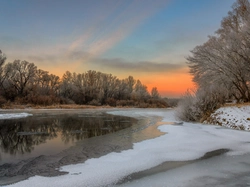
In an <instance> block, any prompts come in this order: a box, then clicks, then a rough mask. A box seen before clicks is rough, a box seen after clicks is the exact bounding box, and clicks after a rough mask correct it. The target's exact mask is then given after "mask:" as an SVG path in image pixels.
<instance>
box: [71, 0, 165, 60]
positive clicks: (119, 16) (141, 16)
mask: <svg viewBox="0 0 250 187" xmlns="http://www.w3.org/2000/svg"><path fill="white" fill-rule="evenodd" d="M167 2H168V0H157V1H154V2H153V1H149V0H148V1H139V0H133V1H119V3H117V4H114V5H113V6H112V7H108V8H109V9H108V13H107V10H96V12H98V11H100V15H102V19H98V20H93V24H92V25H90V27H89V28H88V29H87V30H84V31H83V33H82V35H81V36H79V37H78V38H77V39H76V40H75V41H73V42H72V43H71V44H70V46H69V50H70V51H74V50H84V51H86V52H88V53H89V54H90V55H91V56H89V57H97V56H99V55H101V54H103V53H105V52H106V51H107V50H109V49H110V48H112V47H113V46H115V45H116V44H117V43H118V42H120V41H122V40H123V39H124V38H126V37H127V36H128V35H129V34H130V33H131V32H133V31H134V30H135V29H136V28H137V27H138V26H139V25H141V23H143V21H144V20H146V19H147V18H148V17H150V16H151V15H152V14H154V13H155V12H157V11H158V10H159V9H160V8H162V7H163V6H165V5H166V4H167ZM103 12H104V13H103ZM97 17H100V16H97Z"/></svg>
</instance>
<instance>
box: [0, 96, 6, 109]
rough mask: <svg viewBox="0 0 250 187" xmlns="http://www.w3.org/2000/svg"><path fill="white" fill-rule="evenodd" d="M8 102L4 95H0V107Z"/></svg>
mask: <svg viewBox="0 0 250 187" xmlns="http://www.w3.org/2000/svg"><path fill="white" fill-rule="evenodd" d="M6 103H7V100H6V99H5V98H4V97H3V96H0V107H3V105H4V104H6Z"/></svg>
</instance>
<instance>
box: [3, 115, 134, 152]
mask: <svg viewBox="0 0 250 187" xmlns="http://www.w3.org/2000/svg"><path fill="white" fill-rule="evenodd" d="M126 119H128V118H125V117H119V116H111V115H107V116H98V117H87V116H86V117H78V116H77V115H75V116H74V115H73V116H72V115H71V116H65V115H64V116H63V115H58V116H53V117H51V116H48V117H35V116H33V117H28V118H25V119H18V120H17V119H11V120H0V149H1V151H2V152H5V153H9V154H17V153H21V154H23V153H25V152H31V151H32V150H33V149H34V147H35V146H36V145H39V144H41V143H45V142H46V140H50V139H53V138H55V137H57V136H58V133H59V132H61V139H62V141H63V142H64V143H68V142H71V141H72V142H74V141H79V140H82V139H86V138H90V137H94V136H101V135H104V134H107V133H112V132H115V131H117V130H120V129H124V128H126V127H129V126H131V123H122V122H121V121H122V120H126Z"/></svg>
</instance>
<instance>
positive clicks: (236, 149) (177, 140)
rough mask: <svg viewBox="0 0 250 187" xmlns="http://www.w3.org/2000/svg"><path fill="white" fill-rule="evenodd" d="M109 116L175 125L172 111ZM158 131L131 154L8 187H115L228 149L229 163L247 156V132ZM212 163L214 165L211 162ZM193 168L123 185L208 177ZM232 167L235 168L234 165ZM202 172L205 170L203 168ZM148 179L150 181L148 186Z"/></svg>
mask: <svg viewBox="0 0 250 187" xmlns="http://www.w3.org/2000/svg"><path fill="white" fill-rule="evenodd" d="M110 113H112V114H117V115H126V116H132V117H140V116H160V117H162V118H163V121H164V122H175V121H176V119H175V117H174V111H173V110H168V109H161V110H160V109H155V110H153V109H131V110H122V109H121V110H118V111H114V112H110ZM159 128H160V130H161V131H163V132H166V133H167V134H165V135H163V136H160V137H158V138H155V139H151V140H146V141H143V142H139V143H135V144H134V147H133V149H131V150H126V151H122V152H120V153H110V154H107V155H105V156H102V157H100V158H96V159H89V160H87V161H86V162H85V163H83V164H76V165H68V166H64V167H62V168H60V170H61V171H66V172H69V174H67V175H62V176H57V177H41V176H35V177H31V178H30V179H28V180H25V181H21V182H19V183H16V184H13V185H10V186H18V187H22V186H42V187H44V186H81V187H83V186H88V187H89V186H91V187H94V186H96V187H97V186H98V187H100V186H107V185H112V184H115V183H116V182H118V181H119V180H121V179H122V178H124V177H126V176H128V175H130V174H132V173H135V172H138V171H142V170H146V169H149V168H152V167H154V166H157V165H159V164H161V163H163V162H166V161H184V160H194V159H197V158H200V157H202V156H203V155H204V154H205V153H206V152H210V151H213V150H217V149H230V151H229V152H228V153H227V154H226V156H225V157H226V158H229V160H230V159H233V157H236V156H238V155H243V156H244V155H247V154H250V146H249V142H250V136H249V133H248V132H244V131H235V130H231V129H225V128H222V127H218V126H212V125H202V124H193V123H183V125H162V126H160V127H159ZM211 162H212V161H211ZM212 163H213V164H214V165H216V164H215V163H214V162H212ZM212 163H210V164H208V165H207V167H208V170H207V171H210V172H211V173H212V174H211V175H213V173H216V172H218V171H217V170H218V168H216V167H215V168H210V167H209V166H210V165H212ZM225 164H226V162H225ZM228 164H229V163H228ZM236 164H237V163H236ZM229 165H230V164H229ZM193 167H196V168H197V170H191V171H190V169H186V170H184V171H183V170H182V171H181V172H180V171H179V173H182V175H178V172H176V170H175V169H174V170H170V171H168V174H169V176H172V178H169V179H166V178H165V176H164V175H163V176H161V175H160V174H158V175H157V176H154V177H156V178H151V177H152V176H151V177H147V178H146V179H142V180H140V181H139V182H138V181H137V182H134V181H133V182H131V183H128V184H124V185H127V186H185V184H187V181H190V180H192V179H194V178H196V177H203V176H206V175H208V174H209V173H210V172H206V171H203V172H200V173H196V172H199V167H200V166H199V165H195V166H193ZM232 167H236V166H235V164H234V165H233V166H232ZM232 167H228V168H225V171H230V170H231V169H232ZM203 168H206V167H205V166H204V167H203ZM178 169H180V168H178ZM214 170H215V171H214ZM175 174H176V175H175ZM148 179H150V183H148V181H147V180H148ZM155 179H157V181H155ZM171 179H172V180H171ZM173 180H174V182H176V183H174V182H173ZM176 184H178V185H176Z"/></svg>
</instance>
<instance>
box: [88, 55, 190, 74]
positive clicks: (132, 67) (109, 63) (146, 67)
mask: <svg viewBox="0 0 250 187" xmlns="http://www.w3.org/2000/svg"><path fill="white" fill-rule="evenodd" d="M93 61H94V62H95V63H94V64H95V65H96V66H98V67H103V68H107V69H113V70H116V71H119V70H120V71H121V70H122V71H128V72H152V73H153V72H166V73H167V72H172V71H178V70H180V69H183V68H185V66H184V65H182V64H177V63H176V64H171V63H156V62H151V61H137V62H136V61H134V62H128V61H126V60H124V59H120V58H114V59H103V58H102V59H101V58H100V59H93Z"/></svg>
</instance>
